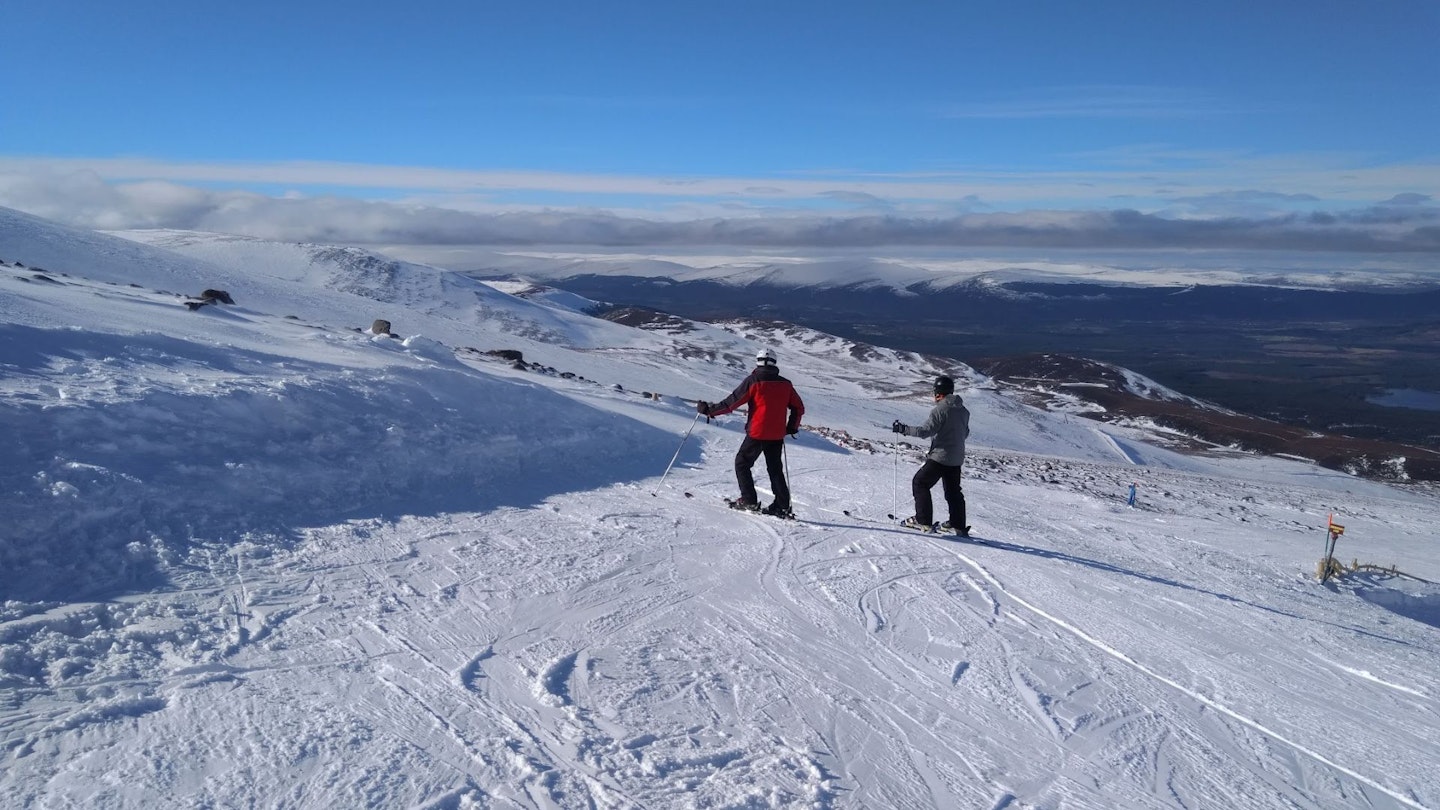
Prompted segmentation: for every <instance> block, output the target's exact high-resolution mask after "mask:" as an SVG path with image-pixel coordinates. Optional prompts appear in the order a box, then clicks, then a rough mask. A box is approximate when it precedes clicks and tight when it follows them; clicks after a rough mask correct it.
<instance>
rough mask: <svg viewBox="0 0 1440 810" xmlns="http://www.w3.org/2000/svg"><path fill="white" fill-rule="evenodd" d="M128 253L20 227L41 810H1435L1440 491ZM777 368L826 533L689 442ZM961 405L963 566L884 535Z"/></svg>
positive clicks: (1105, 384) (454, 292)
mask: <svg viewBox="0 0 1440 810" xmlns="http://www.w3.org/2000/svg"><path fill="white" fill-rule="evenodd" d="M127 237H129V239H120V238H118V237H116V236H113V235H105V234H98V233H93V232H86V231H78V230H73V229H68V228H63V227H60V226H57V225H54V224H53V223H48V222H45V221H42V220H36V219H34V218H33V217H26V216H24V215H18V214H15V213H13V212H8V211H5V210H3V209H0V458H3V459H4V460H5V461H6V463H5V464H4V465H0V515H3V516H4V520H0V696H3V700H0V706H3V710H0V756H3V757H4V767H3V768H0V802H3V804H4V805H5V806H7V807H8V806H14V807H47V806H54V807H62V806H63V807H69V806H77V807H78V806H102V807H114V808H170V807H175V808H179V807H187V808H188V807H242V806H243V807H282V806H283V807H338V806H344V807H352V806H354V807H362V806H363V807H424V808H457V809H460V808H467V809H469V808H501V807H504V808H521V807H547V808H596V807H605V808H617V809H621V810H629V808H721V807H725V808H741V807H747V808H748V807H772V808H801V807H805V808H837V809H838V808H874V807H897V808H899V807H903V808H952V807H995V808H998V807H1006V808H1041V807H1061V806H1077V807H1078V806H1083V807H1147V808H1149V807H1154V808H1182V807H1249V808H1295V807H1304V808H1352V807H1353V808H1367V809H1369V808H1424V807H1440V778H1437V776H1436V773H1435V769H1434V767H1433V763H1434V762H1435V761H1436V760H1437V759H1440V738H1437V737H1436V735H1435V734H1434V733H1433V730H1434V728H1435V727H1436V722H1435V720H1436V718H1437V717H1440V704H1437V701H1440V635H1437V633H1436V630H1437V628H1440V586H1437V585H1435V584H1434V583H1435V582H1436V581H1440V549H1437V547H1436V545H1435V542H1434V527H1435V526H1436V525H1440V493H1436V492H1434V491H1433V490H1426V489H1424V488H1422V487H1416V486H1403V487H1402V486H1397V485H1393V484H1387V483H1381V482H1377V481H1370V480H1365V479H1362V478H1358V477H1356V476H1352V475H1347V474H1345V473H1342V472H1336V471H1332V470H1327V469H1325V468H1323V467H1319V466H1317V465H1315V464H1313V463H1310V462H1307V461H1304V460H1296V459H1287V458H1277V457H1267V456H1262V455H1258V454H1255V453H1249V452H1242V451H1240V450H1238V449H1236V448H1227V447H1214V446H1206V445H1205V444H1204V443H1203V442H1197V443H1194V444H1192V445H1190V446H1186V445H1185V444H1184V443H1183V442H1179V441H1171V440H1169V439H1165V435H1166V434H1167V432H1168V433H1172V434H1173V433H1174V431H1173V430H1170V429H1167V428H1164V427H1163V426H1156V425H1140V421H1141V420H1138V419H1134V420H1129V421H1127V420H1124V419H1115V420H1112V421H1096V420H1093V419H1089V418H1081V417H1080V416H1078V413H1079V412H1080V411H1081V409H1082V407H1084V408H1089V407H1092V406H1094V404H1095V403H1093V402H1091V403H1090V404H1089V405H1083V406H1082V405H1081V404H1079V403H1080V398H1081V394H1083V395H1085V396H1089V393H1087V392H1099V391H1102V390H1104V391H1108V392H1111V393H1110V394H1107V396H1112V395H1113V396H1121V395H1123V396H1125V397H1131V398H1134V399H1135V400H1139V401H1144V402H1148V403H1152V404H1153V405H1155V406H1156V407H1158V406H1162V405H1163V406H1166V407H1169V406H1174V407H1186V408H1201V407H1203V403H1200V404H1197V403H1194V402H1190V401H1189V400H1188V398H1186V397H1184V396H1183V395H1180V394H1176V393H1175V392H1170V391H1166V390H1163V389H1161V388H1159V387H1157V386H1155V385H1154V384H1153V383H1151V382H1149V381H1146V380H1144V379H1141V378H1139V377H1136V376H1134V375H1131V374H1127V373H1126V372H1125V371H1124V370H1122V369H1118V368H1114V367H1105V366H1102V365H1093V366H1092V365H1086V364H1084V363H1083V361H1077V362H1080V363H1081V364H1080V365H1077V366H1075V367H1073V368H1066V369H1065V370H1064V371H1063V373H1061V369H1062V368H1064V367H1066V366H1068V365H1069V362H1070V361H1061V360H1059V359H1056V358H1051V359H1049V360H1043V361H1042V360H1035V361H1034V362H1032V363H1031V364H1030V365H1029V366H1027V367H1024V368H1021V367H1015V368H1008V369H998V368H997V369H994V370H986V369H979V370H977V369H972V368H968V367H965V366H963V365H960V364H956V363H954V362H953V361H950V360H947V359H945V358H939V357H928V356H922V355H918V354H913V353H908V352H902V351H895V350H892V349H888V348H885V347H883V346H876V345H869V344H866V343H864V342H862V341H856V340H848V339H842V338H837V337H834V336H832V335H828V334H825V333H824V332H821V331H817V330H814V329H805V328H799V327H795V326H792V325H789V324H785V323H779V322H775V321H772V320H767V319H765V318H763V317H759V316H757V317H754V318H747V319H745V320H743V321H726V322H723V323H713V324H712V323H705V322H702V321H695V320H685V319H681V318H675V317H672V316H665V315H663V314H660V313H655V312H646V311H644V310H641V309H628V310H618V309H617V310H611V311H609V312H608V315H609V317H608V318H604V317H597V316H594V315H590V314H586V311H587V310H588V309H589V307H588V305H587V304H585V303H583V302H578V301H576V300H574V299H573V298H569V297H567V296H564V295H555V294H552V293H551V292H550V291H546V290H534V289H531V288H525V289H520V288H509V289H507V288H506V287H505V285H500V287H501V288H500V289H496V288H495V287H494V286H489V285H486V284H483V283H480V282H478V281H475V280H474V279H471V278H468V277H467V276H465V275H463V274H459V273H454V272H450V271H447V270H445V269H442V268H439V267H435V266H431V265H426V264H417V263H411V262H405V261H391V260H388V259H385V258H384V257H383V256H378V255H375V254H371V253H368V252H366V251H357V250H352V249H345V248H339V249H337V248H330V247H326V246H319V245H280V244H275V243H265V242H259V241H256V240H247V239H235V238H231V237H224V236H219V235H201V234H190V233H178V232H145V233H136V234H127ZM134 240H143V241H144V242H145V244H141V243H139V242H137V241H134ZM207 289H209V290H223V291H227V292H228V293H229V294H230V295H231V297H232V298H233V300H234V302H235V303H234V304H226V303H211V304H206V305H204V306H199V307H196V308H193V309H192V308H190V307H187V306H186V305H185V303H186V302H187V301H191V302H194V301H197V300H198V296H199V295H200V294H201V293H202V292H203V291H205V290H207ZM512 292H513V293H516V294H511V293H512ZM376 319H385V320H388V321H390V323H391V324H392V326H393V332H394V336H391V335H385V334H376V333H374V332H373V331H372V330H371V328H370V325H371V323H372V321H374V320H376ZM760 347H769V348H773V349H774V350H776V351H777V352H778V353H779V356H780V365H781V369H782V372H783V373H784V374H785V375H786V376H787V377H789V378H791V379H792V380H794V381H795V384H796V387H797V390H798V391H799V392H800V393H801V394H802V396H803V397H804V399H805V404H806V414H805V419H804V427H805V429H804V430H802V431H801V434H800V436H799V437H798V438H797V439H795V440H792V441H789V442H787V443H786V445H785V447H786V451H785V454H784V459H783V461H784V466H785V468H786V469H787V471H788V474H789V476H790V479H791V483H792V486H793V488H794V491H795V497H796V502H795V507H796V510H797V511H798V513H799V519H798V520H795V521H780V520H776V519H771V518H767V517H761V516H755V515H749V514H743V513H739V512H735V511H732V510H729V509H727V508H725V506H724V505H723V503H722V502H721V500H720V496H721V495H727V494H733V492H734V488H735V481H734V474H733V469H732V458H733V455H734V452H735V449H736V447H737V446H738V444H739V442H740V436H741V430H742V426H743V423H744V420H743V417H742V416H740V415H731V416H727V417H722V418H720V419H718V420H716V421H714V422H709V421H707V420H704V419H702V418H701V417H699V415H698V414H697V413H696V411H695V408H694V405H693V403H694V400H696V399H701V398H704V399H712V400H713V399H716V398H718V397H720V396H723V395H724V394H725V393H727V392H728V391H730V390H731V388H732V387H733V386H734V385H735V384H736V383H737V382H738V381H739V380H740V378H741V377H742V376H743V375H744V374H745V373H747V372H748V371H749V370H750V368H751V366H752V363H753V359H752V358H753V357H754V352H755V351H756V349H757V348H760ZM1047 368H1048V369H1050V371H1049V372H1047ZM940 372H948V373H952V374H955V375H956V376H957V378H958V379H959V380H960V382H961V386H960V389H961V390H960V394H961V396H962V397H963V399H964V402H965V404H966V405H967V407H968V408H969V410H970V412H971V428H972V433H971V437H970V445H969V450H968V458H967V462H966V470H965V491H966V495H967V498H968V502H969V509H968V516H969V520H970V522H971V523H972V524H973V526H974V540H973V541H971V542H965V543H961V542H957V541H956V540H955V539H954V538H953V537H951V536H942V535H931V534H923V533H919V532H915V531H912V530H907V529H902V528H900V527H899V526H898V525H897V524H896V521H895V519H894V518H892V517H891V515H894V516H895V517H901V516H903V515H906V514H909V511H910V508H911V500H910V488H909V483H908V482H909V478H910V475H911V474H912V472H913V471H914V470H915V469H916V468H917V467H918V466H919V463H920V460H921V458H922V455H923V449H924V443H923V442H917V441H915V440H905V439H899V438H898V437H896V435H895V434H893V433H891V432H890V430H889V428H888V425H889V424H890V423H891V421H892V420H895V419H901V420H903V421H907V422H910V423H918V422H919V421H920V420H923V419H924V417H925V415H926V413H927V411H928V409H929V406H930V400H929V397H928V395H927V394H928V389H929V384H930V380H931V379H932V378H933V376H934V375H935V374H937V373H940ZM1051 372H1053V373H1051ZM1027 377H1028V378H1029V379H1028V380H1026V379H1023V378H1027ZM1076 392H1079V393H1077V396H1076V399H1075V400H1073V401H1072V404H1073V407H1058V406H1057V405H1056V404H1055V403H1056V402H1057V401H1058V400H1056V397H1060V396H1063V395H1066V394H1068V393H1076ZM1039 397H1049V401H1047V402H1046V403H1042V402H1041V400H1040V399H1039ZM1041 404H1044V407H1040V405H1041ZM1062 404H1063V403H1062ZM1052 408H1056V409H1054V410H1052ZM757 477H758V478H759V480H760V482H761V484H762V486H763V485H764V483H765V479H766V473H765V471H764V465H763V464H762V465H760V466H759V467H758V468H757ZM767 494H768V491H767ZM1132 494H1133V495H1134V499H1133V503H1127V500H1129V498H1130V496H1131V495H1132ZM937 497H938V493H937ZM942 509H943V506H942ZM1331 525H1337V526H1338V525H1343V526H1344V533H1343V534H1342V535H1340V537H1339V540H1338V544H1339V545H1338V547H1337V557H1339V558H1340V560H1341V561H1342V562H1343V563H1344V567H1345V568H1346V569H1347V570H1346V571H1344V572H1342V574H1341V575H1339V576H1338V577H1335V578H1331V579H1330V580H1329V581H1328V582H1326V583H1325V584H1320V583H1318V582H1317V581H1316V580H1315V570H1316V564H1317V560H1318V558H1319V557H1320V555H1321V553H1322V548H1323V546H1324V543H1323V540H1324V538H1325V536H1326V534H1325V533H1326V530H1327V529H1328V527H1330V526H1331ZM1352 563H1353V565H1352Z"/></svg>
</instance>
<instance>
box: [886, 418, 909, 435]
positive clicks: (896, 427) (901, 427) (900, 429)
mask: <svg viewBox="0 0 1440 810" xmlns="http://www.w3.org/2000/svg"><path fill="white" fill-rule="evenodd" d="M890 429H891V430H893V431H895V432H896V433H904V432H905V431H906V430H909V428H908V427H907V426H906V425H905V423H904V422H901V421H900V420H899V419H896V420H895V424H893V425H891V426H890Z"/></svg>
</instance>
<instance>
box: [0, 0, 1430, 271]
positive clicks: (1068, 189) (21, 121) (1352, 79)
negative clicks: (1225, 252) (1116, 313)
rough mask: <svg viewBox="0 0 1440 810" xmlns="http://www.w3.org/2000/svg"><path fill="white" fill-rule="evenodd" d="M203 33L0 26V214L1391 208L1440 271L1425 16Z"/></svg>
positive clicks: (507, 10) (356, 5) (279, 22)
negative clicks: (1411, 221)
mask: <svg viewBox="0 0 1440 810" xmlns="http://www.w3.org/2000/svg"><path fill="white" fill-rule="evenodd" d="M206 6H208V4H194V3H188V2H187V3H182V2H154V1H150V0H137V2H133V3H124V4H119V3H111V2H68V1H67V0H53V2H46V3H40V2H33V1H32V2H20V3H18V4H10V7H8V8H7V9H6V11H5V12H4V18H5V19H4V30H5V37H4V49H3V51H0V60H3V63H4V74H5V77H4V78H3V79H0V111H3V112H0V115H3V116H4V121H3V128H0V205H10V206H13V207H18V208H24V209H28V210H32V211H33V212H35V213H41V214H42V215H49V216H57V217H60V218H67V219H70V220H72V221H79V222H85V223H89V224H96V225H102V226H103V225H111V226H127V227H128V226H136V225H147V224H150V225H169V226H186V225H195V224H197V223H199V224H206V223H210V224H212V225H213V224H214V223H215V222H217V221H219V222H221V224H225V225H227V226H229V227H233V228H235V229H237V230H243V229H244V228H243V227H242V226H241V225H240V224H239V222H238V216H236V215H234V214H233V211H234V209H235V208H236V207H237V206H238V207H248V208H249V209H250V212H249V215H250V216H253V217H255V218H257V219H263V218H265V217H271V218H274V217H282V218H286V219H288V220H290V221H291V222H293V221H295V220H296V218H297V217H302V216H303V217H310V216H313V217H316V218H317V227H319V224H318V220H319V219H321V218H322V216H321V214H322V209H326V210H329V211H330V212H331V214H330V215H331V216H332V217H333V216H339V217H349V218H353V217H355V216H356V213H355V212H356V211H357V207H363V209H364V210H365V211H367V212H368V213H369V214H370V215H371V216H381V215H382V214H384V212H385V211H386V210H387V206H391V207H394V206H398V207H400V208H402V209H403V213H404V214H405V216H406V217H408V218H409V219H410V220H413V219H414V217H415V211H416V209H417V208H418V207H424V208H425V209H427V210H429V209H434V211H435V212H436V216H441V215H444V216H449V214H447V213H445V212H462V213H465V214H467V215H474V216H484V217H492V218H493V217H494V216H495V215H497V214H505V213H509V214H517V213H523V214H527V215H534V214H535V213H537V212H541V211H544V212H549V213H552V214H553V213H555V212H566V213H569V214H571V215H574V216H598V215H604V216H613V217H619V218H621V219H625V220H627V221H628V220H634V219H640V220H645V221H662V222H663V221H669V222H677V221H694V220H705V221H709V220H713V219H717V218H718V219H724V220H731V219H736V218H743V219H746V220H752V219H755V218H759V219H775V218H786V217H797V216H800V217H804V216H823V217H831V218H833V217H886V218H896V217H898V218H905V219H908V218H927V219H946V220H952V219H953V220H961V219H965V218H967V217H968V218H970V219H969V221H970V222H971V223H972V224H973V223H974V222H976V221H980V220H977V219H976V218H981V217H990V218H991V220H990V221H989V222H990V224H992V225H993V224H996V222H997V221H998V222H999V223H1001V224H1012V225H1013V224H1014V223H1015V222H1016V221H1017V220H1016V219H1015V217H1019V216H1021V215H1026V216H1027V218H1026V219H1024V220H1023V221H1024V222H1025V223H1046V224H1047V226H1050V227H1053V226H1054V225H1055V223H1057V222H1060V223H1068V224H1067V225H1066V227H1081V226H1080V225H1078V224H1075V223H1078V222H1080V217H1081V215H1082V214H1092V215H1106V214H1111V213H1113V212H1117V211H1123V212H1129V211H1134V212H1139V213H1141V214H1142V215H1144V216H1146V217H1152V218H1159V219H1162V220H1165V221H1189V220H1194V219H1205V220H1214V219H1216V218H1224V219H1233V218H1237V217H1238V218H1244V219H1246V220H1247V221H1256V222H1272V221H1275V220H1276V218H1283V217H1313V216H1314V215H1316V214H1317V213H1319V214H1323V215H1325V216H1331V215H1336V216H1340V217H1342V218H1345V219H1346V227H1351V228H1353V227H1356V225H1355V223H1356V222H1358V221H1360V220H1359V219H1356V218H1360V217H1363V218H1365V220H1364V221H1366V222H1369V221H1371V220H1373V219H1375V218H1376V217H1380V218H1388V219H1392V220H1393V219H1394V218H1395V216H1396V214H1395V211H1396V210H1400V211H1401V212H1402V213H1403V214H1405V215H1406V216H1410V217H1419V219H1418V220H1416V221H1417V222H1419V223H1421V224H1419V225H1417V226H1416V228H1417V229H1422V230H1420V231H1419V235H1418V236H1417V235H1415V234H1414V233H1411V232H1403V233H1402V232H1400V231H1397V230H1395V227H1394V226H1393V223H1392V225H1391V227H1390V230H1389V231H1386V232H1385V234H1382V235H1383V236H1384V238H1387V239H1392V240H1394V239H1402V240H1403V241H1404V242H1405V244H1404V245H1403V246H1402V247H1403V249H1432V247H1434V248H1435V249H1440V236H1434V237H1427V236H1426V234H1427V233H1428V232H1427V231H1424V230H1423V228H1427V227H1435V226H1436V221H1435V219H1434V217H1435V215H1436V213H1437V212H1436V210H1435V209H1436V205H1435V202H1436V197H1437V196H1440V141H1437V139H1436V137H1435V133H1436V132H1440V59H1437V58H1436V56H1435V43H1436V42H1437V41H1440V3H1436V2H1434V0H1385V2H1379V3H1354V2H1332V1H1331V0H1322V1H1321V2H1288V1H1286V2H1263V3H1255V2H1244V3H1241V2H1214V3H1204V4H1196V3H1179V2H1154V0H1151V2H1144V3H1141V2H1133V3H1132V2H1113V3H1102V4H1095V3H1089V4H1087V3H1075V2H1029V3H1027V2H947V3H942V2H923V3H888V4H881V3H873V2H866V3H862V2H828V3H821V2H777V0H770V2H749V1H748V0H745V1H744V2H728V3H723V4H703V5H702V4H690V3H675V2H667V3H657V2H618V3H609V4H606V3H595V2H547V1H545V0H540V1H539V2H526V3H479V2H476V3H436V2H413V3H408V4H401V3H371V2H364V1H363V0H361V1H360V2H347V3H331V2H309V3H305V2H287V3H279V2H269V1H268V0H260V1H259V2H252V3H248V4H244V5H238V4H237V5H227V6H224V7H216V8H208V7H206ZM201 9H203V10H201ZM1377 206H1379V207H1380V209H1382V210H1378V211H1377V209H1376V207H1377ZM226 209H228V210H230V211H232V218H231V219H229V220H226V219H224V218H223V217H220V218H219V219H218V220H217V217H218V216H219V213H220V212H222V211H224V210H226ZM302 209H303V212H302ZM390 216H391V218H392V219H393V218H394V217H398V216H400V214H399V213H396V212H391V214H390ZM996 217H1003V218H1004V219H1000V220H996V219H995V218H996ZM446 221H447V222H452V223H453V221H454V220H453V217H451V218H450V219H447V220H446ZM1315 222H1316V221H1314V220H1312V221H1311V222H1310V223H1309V224H1307V225H1306V226H1305V227H1306V228H1309V229H1310V230H1314V228H1315ZM1321 224H1323V223H1321ZM412 225H413V223H412ZM387 227H392V228H394V227H399V226H397V225H395V224H394V223H393V222H391V223H390V225H389V226H387ZM453 227H458V226H453ZM453 227H452V230H450V231H447V232H446V233H447V236H445V237H444V238H447V239H449V238H459V235H457V234H456V233H454V232H453ZM1292 230H1293V229H1292ZM1370 233H1371V237H1372V241H1373V238H1374V236H1375V234H1376V233H1379V232H1378V231H1375V230H1374V229H1373V228H1372V229H1371V231H1370ZM392 235H393V234H392ZM417 238H418V234H417ZM1341 243H1343V244H1351V243H1349V242H1343V240H1342V242H1341ZM1341 243H1337V244H1341ZM1357 244H1358V243H1357Z"/></svg>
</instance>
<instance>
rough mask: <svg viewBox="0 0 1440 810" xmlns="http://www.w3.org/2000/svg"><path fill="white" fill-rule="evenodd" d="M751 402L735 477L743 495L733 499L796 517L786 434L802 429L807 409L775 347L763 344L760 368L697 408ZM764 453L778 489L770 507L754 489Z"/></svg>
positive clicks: (708, 410) (716, 411)
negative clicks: (784, 371)
mask: <svg viewBox="0 0 1440 810" xmlns="http://www.w3.org/2000/svg"><path fill="white" fill-rule="evenodd" d="M741 405H749V406H750V411H749V416H747V417H746V420H745V441H743V442H741V443H740V450H739V452H737V453H736V454H735V479H736V480H737V481H738V482H739V483H740V497H739V498H738V499H736V500H734V501H732V502H731V505H732V506H734V507H735V508H736V509H747V510H750V511H753V512H760V511H763V512H765V513H766V514H769V515H776V516H779V517H793V516H794V513H793V512H791V511H790V485H789V484H787V483H786V482H785V461H784V457H783V456H782V453H783V452H784V450H785V437H786V435H791V436H793V435H795V434H797V433H799V432H800V417H801V416H803V415H804V414H805V403H804V402H802V401H801V400H800V395H799V394H797V393H795V386H794V385H791V383H790V381H789V380H787V379H785V378H784V377H781V376H780V369H779V367H777V366H776V365H775V352H773V351H771V350H770V349H761V350H760V351H759V352H757V353H756V355H755V370H754V371H753V372H751V373H750V375H749V376H748V377H746V378H745V379H744V380H741V381H740V385H738V386H736V387H735V390H734V391H732V392H730V396H728V397H726V398H724V399H722V400H720V401H719V402H716V403H715V404H713V405H712V404H710V403H708V402H705V401H704V400H701V401H700V402H697V403H695V409H696V410H697V411H699V412H700V413H702V414H704V415H705V416H707V417H709V416H722V415H724V414H727V413H730V412H731V411H733V410H736V409H738V408H739V407H740V406H741ZM761 454H764V456H765V469H766V470H768V471H769V473H770V488H771V490H773V491H774V493H775V502H774V503H772V504H770V505H769V506H767V507H766V508H765V509H763V510H762V509H761V508H760V500H759V498H757V497H756V495H755V476H754V474H753V473H752V472H751V468H753V467H754V466H755V460H756V459H758V458H760V456H761Z"/></svg>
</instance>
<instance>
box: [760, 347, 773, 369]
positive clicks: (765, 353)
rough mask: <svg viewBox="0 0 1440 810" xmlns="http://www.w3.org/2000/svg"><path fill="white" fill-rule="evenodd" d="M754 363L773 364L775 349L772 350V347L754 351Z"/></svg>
mask: <svg viewBox="0 0 1440 810" xmlns="http://www.w3.org/2000/svg"><path fill="white" fill-rule="evenodd" d="M755 365H757V366H773V365H775V351H774V350H773V349H761V350H760V351H758V352H756V353H755Z"/></svg>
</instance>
